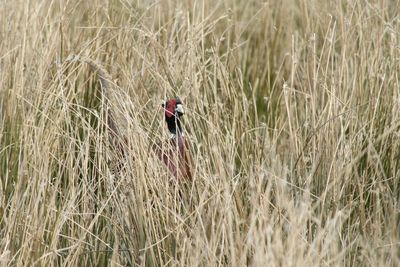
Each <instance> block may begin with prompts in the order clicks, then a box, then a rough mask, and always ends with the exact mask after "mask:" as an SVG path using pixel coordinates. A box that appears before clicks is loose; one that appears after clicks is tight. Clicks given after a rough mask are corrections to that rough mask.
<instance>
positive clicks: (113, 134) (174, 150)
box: [66, 56, 192, 180]
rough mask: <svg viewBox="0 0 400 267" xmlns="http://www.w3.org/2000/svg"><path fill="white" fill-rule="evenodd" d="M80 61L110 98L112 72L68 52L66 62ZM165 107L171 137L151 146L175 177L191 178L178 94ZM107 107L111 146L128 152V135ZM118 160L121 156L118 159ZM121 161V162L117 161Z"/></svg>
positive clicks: (103, 93)
mask: <svg viewBox="0 0 400 267" xmlns="http://www.w3.org/2000/svg"><path fill="white" fill-rule="evenodd" d="M74 61H75V62H83V63H87V64H88V65H90V66H91V67H92V68H93V69H94V70H95V71H96V72H97V75H98V77H99V80H100V84H101V90H102V95H103V96H105V97H106V99H110V93H111V92H110V91H111V90H112V89H111V86H110V85H111V82H112V79H111V75H110V74H109V73H108V72H107V71H106V70H105V69H104V68H103V67H102V65H101V64H99V63H97V62H96V61H94V60H92V59H90V58H88V57H82V56H71V57H68V58H67V59H66V62H74ZM162 106H163V107H164V110H165V113H164V114H165V121H166V123H167V126H168V130H169V132H170V133H171V138H170V139H169V140H168V141H167V142H162V143H159V144H158V145H154V146H153V150H154V151H155V153H156V155H157V156H158V158H159V159H160V160H161V161H162V162H163V163H164V164H165V165H166V166H167V168H168V170H169V171H170V172H171V174H172V175H173V176H174V177H175V178H178V179H185V180H191V179H192V173H191V166H192V158H191V155H190V150H189V145H188V142H187V140H186V138H185V136H184V133H183V128H182V125H181V117H182V116H183V114H184V111H183V105H182V102H181V101H180V99H179V98H173V99H170V100H168V101H166V102H165V103H164V104H163V105H162ZM106 110H107V127H108V129H109V132H110V139H109V140H110V143H111V145H112V147H114V148H117V151H116V152H117V155H119V157H126V156H127V147H128V139H127V138H126V136H123V135H122V134H121V132H120V131H119V126H120V125H118V123H117V122H116V121H115V118H114V116H115V114H113V113H112V111H111V110H109V107H108V106H107V107H106ZM119 160H121V159H119ZM117 165H120V162H119V163H117Z"/></svg>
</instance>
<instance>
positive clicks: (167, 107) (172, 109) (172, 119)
mask: <svg viewBox="0 0 400 267" xmlns="http://www.w3.org/2000/svg"><path fill="white" fill-rule="evenodd" d="M161 106H162V107H163V108H164V114H165V121H166V122H167V126H168V130H169V131H170V133H171V134H173V135H175V134H177V133H178V132H179V133H182V127H181V122H180V117H182V116H183V114H184V111H183V105H182V102H181V100H180V99H179V98H172V99H169V100H167V101H164V103H163V104H162V105H161Z"/></svg>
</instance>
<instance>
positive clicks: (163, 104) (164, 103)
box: [161, 100, 166, 108]
mask: <svg viewBox="0 0 400 267" xmlns="http://www.w3.org/2000/svg"><path fill="white" fill-rule="evenodd" d="M165 106H166V102H165V100H163V101H162V102H161V107H163V108H165Z"/></svg>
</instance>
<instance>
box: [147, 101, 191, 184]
mask: <svg viewBox="0 0 400 267" xmlns="http://www.w3.org/2000/svg"><path fill="white" fill-rule="evenodd" d="M162 107H163V108H164V117H165V121H166V123H167V126H168V130H169V132H170V133H171V138H170V139H169V141H167V142H164V143H162V144H161V145H158V146H154V150H155V151H156V154H157V156H158V157H159V159H160V160H161V161H163V162H164V164H165V165H166V166H167V168H168V169H169V170H170V172H171V173H172V174H173V175H174V176H175V177H176V178H178V179H185V180H191V179H192V171H191V168H192V157H191V155H190V151H189V145H188V142H187V140H186V138H185V135H184V132H183V128H182V120H181V117H182V116H183V114H184V110H183V105H182V102H181V100H180V99H179V98H173V99H170V100H168V101H165V102H164V103H163V104H162Z"/></svg>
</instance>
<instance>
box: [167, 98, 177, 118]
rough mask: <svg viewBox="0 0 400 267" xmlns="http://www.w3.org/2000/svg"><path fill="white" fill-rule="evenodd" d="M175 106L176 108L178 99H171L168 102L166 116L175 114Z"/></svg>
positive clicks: (169, 116)
mask: <svg viewBox="0 0 400 267" xmlns="http://www.w3.org/2000/svg"><path fill="white" fill-rule="evenodd" d="M175 108H176V100H175V99H171V100H169V101H168V102H167V107H166V109H165V116H167V117H168V118H171V117H172V116H174V113H175Z"/></svg>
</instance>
